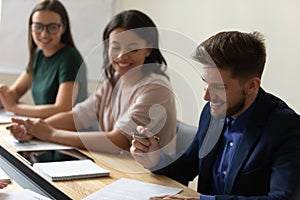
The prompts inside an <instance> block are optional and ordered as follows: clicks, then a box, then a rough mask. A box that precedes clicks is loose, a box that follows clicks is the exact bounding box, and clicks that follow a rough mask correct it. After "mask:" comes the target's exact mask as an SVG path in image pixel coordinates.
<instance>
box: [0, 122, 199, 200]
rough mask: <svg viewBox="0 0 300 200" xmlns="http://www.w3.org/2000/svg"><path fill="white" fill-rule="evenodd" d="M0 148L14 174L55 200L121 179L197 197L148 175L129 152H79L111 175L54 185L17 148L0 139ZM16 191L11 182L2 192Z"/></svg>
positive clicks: (0, 129)
mask: <svg viewBox="0 0 300 200" xmlns="http://www.w3.org/2000/svg"><path fill="white" fill-rule="evenodd" d="M0 134H1V136H7V135H9V132H8V131H7V130H5V125H0ZM0 145H1V146H0V153H1V156H2V157H3V158H5V160H6V161H7V162H8V164H9V165H10V166H11V167H12V168H14V169H15V170H16V171H17V172H16V173H20V174H21V176H24V177H26V180H28V181H29V184H32V187H34V188H35V189H36V191H40V192H42V193H43V194H45V195H47V196H49V197H51V198H54V199H59V200H62V199H83V198H85V197H87V196H88V195H90V194H92V193H94V192H96V191H98V190H99V189H101V188H103V187H105V186H107V185H109V184H111V183H113V182H114V181H116V180H118V179H120V178H128V179H134V180H139V181H145V182H149V183H155V184H160V185H165V186H171V187H180V188H183V192H182V193H183V194H189V195H196V194H198V193H197V192H196V191H194V190H192V189H190V188H188V187H186V186H184V185H182V184H180V183H178V182H176V181H174V180H172V179H170V178H168V177H166V176H161V175H155V174H153V173H151V172H149V171H148V170H146V169H144V168H143V167H142V166H141V165H139V164H138V163H137V162H135V161H134V160H133V159H132V158H131V156H130V155H129V153H128V152H125V153H120V154H118V155H116V154H105V153H99V152H88V151H86V150H82V152H84V153H86V154H87V155H89V156H91V157H92V158H93V159H94V161H95V163H97V164H98V165H99V166H100V167H103V168H106V169H109V170H110V172H111V173H110V176H109V177H99V178H91V179H78V180H71V181H58V182H53V181H51V180H48V179H46V178H44V177H42V176H41V175H40V174H39V173H38V172H36V171H35V169H33V167H32V166H30V165H29V164H28V163H27V162H25V161H24V160H23V159H21V158H20V157H19V156H17V155H16V149H14V148H13V147H12V146H11V145H10V144H9V143H7V142H6V140H4V139H3V137H0ZM20 185H21V184H20ZM11 186H12V187H11ZM18 188H19V187H18V185H17V184H15V183H14V182H13V183H12V184H11V185H9V186H8V188H7V189H5V190H7V191H8V190H10V189H12V190H17V189H18Z"/></svg>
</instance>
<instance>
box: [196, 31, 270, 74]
mask: <svg viewBox="0 0 300 200" xmlns="http://www.w3.org/2000/svg"><path fill="white" fill-rule="evenodd" d="M194 59H196V60H197V61H199V62H201V63H203V64H209V65H213V66H216V67H218V68H224V69H229V70H230V72H231V75H232V77H233V78H239V79H241V80H247V79H248V78H252V77H254V76H257V77H259V78H261V76H262V73H263V70H264V66H265V62H266V47H265V44H264V37H263V35H262V34H261V33H259V32H253V33H242V32H239V31H228V32H220V33H217V34H216V35H214V36H211V37H210V38H208V39H207V40H205V41H204V42H202V43H201V44H200V45H199V46H198V48H197V50H196V52H195V56H194Z"/></svg>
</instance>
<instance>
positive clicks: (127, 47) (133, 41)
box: [108, 28, 151, 76]
mask: <svg viewBox="0 0 300 200" xmlns="http://www.w3.org/2000/svg"><path fill="white" fill-rule="evenodd" d="M150 54H151V49H150V48H149V47H147V42H146V41H145V40H144V39H142V38H141V37H139V36H138V35H137V34H136V33H135V32H134V31H132V30H125V29H123V28H116V29H114V30H113V31H112V32H111V33H110V34H109V48H108V57H109V61H110V63H111V64H112V66H113V68H114V69H115V70H116V72H117V73H118V75H120V76H122V75H124V74H125V73H126V72H128V71H129V70H130V69H132V68H134V67H139V66H141V65H143V64H144V63H145V59H146V58H147V57H148V56H149V55H150Z"/></svg>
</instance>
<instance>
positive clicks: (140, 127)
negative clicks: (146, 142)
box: [133, 126, 160, 142]
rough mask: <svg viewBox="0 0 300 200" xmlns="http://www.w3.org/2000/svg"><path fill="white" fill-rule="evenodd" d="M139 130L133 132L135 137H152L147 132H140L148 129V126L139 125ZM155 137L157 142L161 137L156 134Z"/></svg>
mask: <svg viewBox="0 0 300 200" xmlns="http://www.w3.org/2000/svg"><path fill="white" fill-rule="evenodd" d="M137 130H138V131H139V132H133V135H134V136H135V137H139V138H145V139H147V138H150V137H149V136H147V135H146V134H144V133H140V132H144V131H147V128H143V127H142V126H138V127H137ZM153 139H154V140H156V141H157V142H158V141H159V140H160V138H159V137H158V136H156V135H153Z"/></svg>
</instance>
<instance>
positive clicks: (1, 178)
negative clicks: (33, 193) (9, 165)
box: [0, 167, 11, 199]
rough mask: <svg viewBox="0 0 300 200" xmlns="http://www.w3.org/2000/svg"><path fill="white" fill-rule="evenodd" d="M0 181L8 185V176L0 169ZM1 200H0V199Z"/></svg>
mask: <svg viewBox="0 0 300 200" xmlns="http://www.w3.org/2000/svg"><path fill="white" fill-rule="evenodd" d="M0 181H4V182H6V183H10V182H11V180H10V176H9V175H8V174H7V173H6V172H5V171H4V170H3V169H2V168H1V167H0ZM0 199H1V198H0Z"/></svg>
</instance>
